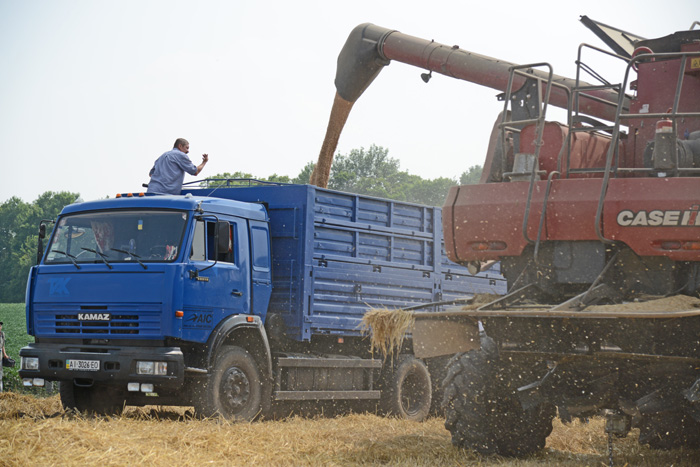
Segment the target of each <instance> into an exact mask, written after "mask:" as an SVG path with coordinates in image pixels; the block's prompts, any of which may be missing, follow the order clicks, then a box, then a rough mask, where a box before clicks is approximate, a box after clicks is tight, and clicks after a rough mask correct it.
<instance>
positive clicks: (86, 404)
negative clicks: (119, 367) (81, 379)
mask: <svg viewBox="0 0 700 467" xmlns="http://www.w3.org/2000/svg"><path fill="white" fill-rule="evenodd" d="M59 394H60V396H61V404H62V405H63V408H64V409H66V410H78V411H80V412H83V413H88V414H97V415H119V414H120V413H121V412H122V410H123V409H124V402H125V400H126V399H125V395H124V394H123V393H122V392H120V391H119V390H117V389H116V388H114V387H111V386H106V385H102V384H98V383H95V384H93V385H92V386H90V387H83V386H76V385H75V384H74V383H73V381H61V383H60V384H59Z"/></svg>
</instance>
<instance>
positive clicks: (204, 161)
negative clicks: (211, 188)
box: [196, 154, 209, 175]
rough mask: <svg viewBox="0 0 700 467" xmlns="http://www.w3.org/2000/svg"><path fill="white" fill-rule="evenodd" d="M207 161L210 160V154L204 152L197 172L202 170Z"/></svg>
mask: <svg viewBox="0 0 700 467" xmlns="http://www.w3.org/2000/svg"><path fill="white" fill-rule="evenodd" d="M207 162H209V154H202V163H201V164H199V165H198V166H197V174H196V175H199V173H200V172H201V171H202V169H203V168H204V166H205V165H207Z"/></svg>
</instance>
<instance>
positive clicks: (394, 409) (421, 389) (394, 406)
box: [380, 355, 432, 422]
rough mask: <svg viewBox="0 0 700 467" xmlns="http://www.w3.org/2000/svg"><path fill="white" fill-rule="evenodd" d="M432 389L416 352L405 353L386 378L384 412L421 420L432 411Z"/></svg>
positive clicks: (427, 374) (382, 406)
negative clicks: (411, 353)
mask: <svg viewBox="0 0 700 467" xmlns="http://www.w3.org/2000/svg"><path fill="white" fill-rule="evenodd" d="M431 400H432V388H431V383H430V373H428V368H427V367H426V366H425V364H424V363H423V362H422V361H420V360H418V359H417V358H416V357H414V356H413V355H402V356H400V357H398V359H397V362H396V363H395V365H394V366H393V368H392V369H391V371H390V372H388V373H387V374H386V377H385V378H384V380H383V384H382V392H381V399H380V408H381V410H382V412H384V413H387V414H391V415H396V416H398V417H400V418H403V419H406V420H412V421H416V422H422V421H423V420H425V419H426V418H427V417H428V415H429V414H430V403H431Z"/></svg>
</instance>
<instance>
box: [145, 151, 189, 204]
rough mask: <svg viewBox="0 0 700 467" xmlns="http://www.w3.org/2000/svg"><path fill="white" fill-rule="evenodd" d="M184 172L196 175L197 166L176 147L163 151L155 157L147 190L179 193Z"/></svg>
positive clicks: (150, 191) (172, 193)
mask: <svg viewBox="0 0 700 467" xmlns="http://www.w3.org/2000/svg"><path fill="white" fill-rule="evenodd" d="M185 172H187V173H188V174H190V175H197V166H196V165H194V164H193V163H192V161H191V160H190V158H189V157H187V154H185V153H184V152H182V151H180V150H179V149H177V148H173V149H171V150H170V151H168V152H165V153H163V155H162V156H160V157H159V158H158V159H156V162H155V164H153V168H152V169H151V171H150V173H149V175H150V176H151V181H150V182H148V192H149V193H160V194H170V195H179V194H180V192H181V191H182V182H183V180H184V179H185Z"/></svg>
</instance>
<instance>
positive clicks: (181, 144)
mask: <svg viewBox="0 0 700 467" xmlns="http://www.w3.org/2000/svg"><path fill="white" fill-rule="evenodd" d="M173 149H179V150H180V151H182V152H184V153H185V154H187V153H188V152H190V143H188V142H187V140H186V139H185V138H178V139H176V140H175V145H174V146H173Z"/></svg>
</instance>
